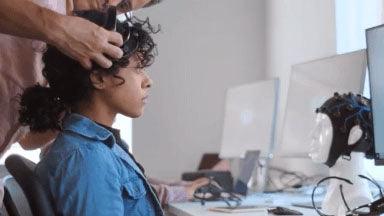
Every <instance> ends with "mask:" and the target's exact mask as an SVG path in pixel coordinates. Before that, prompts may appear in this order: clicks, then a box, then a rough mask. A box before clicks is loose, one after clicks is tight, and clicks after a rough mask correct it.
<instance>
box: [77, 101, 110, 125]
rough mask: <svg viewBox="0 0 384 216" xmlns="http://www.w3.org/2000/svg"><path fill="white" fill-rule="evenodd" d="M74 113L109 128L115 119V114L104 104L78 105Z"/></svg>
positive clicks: (91, 102) (92, 102)
mask: <svg viewBox="0 0 384 216" xmlns="http://www.w3.org/2000/svg"><path fill="white" fill-rule="evenodd" d="M74 112H76V113H78V114H80V115H83V116H85V117H87V118H89V119H91V120H93V121H95V122H97V123H99V124H102V125H105V126H109V127H112V124H113V122H114V120H115V117H116V112H113V111H111V110H110V109H109V108H108V107H107V106H106V105H105V104H104V103H98V102H97V101H89V102H87V103H84V104H80V105H78V106H77V108H76V109H75V110H74Z"/></svg>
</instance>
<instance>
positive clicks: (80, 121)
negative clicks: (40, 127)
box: [63, 113, 116, 147]
mask: <svg viewBox="0 0 384 216" xmlns="http://www.w3.org/2000/svg"><path fill="white" fill-rule="evenodd" d="M63 131H71V132H73V133H76V134H80V135H82V136H84V137H87V138H89V139H94V140H98V141H103V142H105V143H106V144H107V145H108V146H109V147H112V146H113V144H114V143H116V140H115V137H114V136H113V134H112V133H111V132H110V131H109V130H107V129H106V128H104V127H102V126H100V125H98V124H97V123H96V122H94V121H93V120H91V119H89V118H87V117H85V116H83V115H80V114H77V113H71V114H69V115H68V116H66V117H65V119H64V122H63Z"/></svg>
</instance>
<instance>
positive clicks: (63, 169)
mask: <svg viewBox="0 0 384 216" xmlns="http://www.w3.org/2000/svg"><path fill="white" fill-rule="evenodd" d="M63 126H64V127H63V132H62V133H60V134H59V136H58V138H57V139H56V140H55V142H54V143H53V144H52V147H51V149H50V150H49V152H48V153H47V154H46V155H45V156H44V158H43V159H42V160H41V162H40V163H39V164H38V165H37V167H36V170H35V173H36V175H37V176H38V178H39V179H40V180H41V182H42V183H43V185H44V186H45V187H46V190H47V191H49V193H50V194H51V195H52V197H53V200H54V203H55V208H56V210H57V213H58V214H61V215H64V216H66V215H76V216H77V215H79V216H80V215H92V216H98V215H105V216H111V215H116V216H119V215H145V216H151V215H164V213H163V211H162V209H161V206H160V204H159V201H158V199H157V197H156V196H155V194H154V192H153V190H152V189H151V187H150V185H149V183H148V182H147V180H146V178H145V176H144V175H143V173H142V172H141V170H140V169H139V168H138V167H137V165H136V164H135V162H134V161H133V160H132V159H131V157H130V156H129V155H128V154H127V153H126V152H125V151H124V150H123V149H122V148H121V147H120V146H119V145H117V144H116V143H115V138H114V137H113V135H112V133H111V132H109V131H108V130H107V129H105V128H103V127H101V126H99V125H97V124H96V123H95V122H93V121H92V120H90V119H88V118H86V117H84V116H81V115H78V114H71V115H69V116H68V117H66V119H65V122H64V125H63Z"/></svg>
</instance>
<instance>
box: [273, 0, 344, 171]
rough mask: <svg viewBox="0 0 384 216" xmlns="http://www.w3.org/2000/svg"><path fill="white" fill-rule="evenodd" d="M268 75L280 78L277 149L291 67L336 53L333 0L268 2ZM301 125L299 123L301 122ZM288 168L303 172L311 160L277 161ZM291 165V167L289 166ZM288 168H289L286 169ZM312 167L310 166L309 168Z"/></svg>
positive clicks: (282, 0) (277, 0)
mask: <svg viewBox="0 0 384 216" xmlns="http://www.w3.org/2000/svg"><path fill="white" fill-rule="evenodd" d="M266 8H267V10H266V14H267V19H266V23H267V24H266V27H267V28H266V32H267V33H266V35H267V36H266V38H267V45H266V50H267V53H266V59H267V63H266V72H267V76H268V77H279V78H280V80H281V88H280V93H281V96H280V108H279V115H278V122H277V148H278V146H279V144H280V143H281V138H282V127H283V115H284V112H285V105H286V97H287V93H288V87H289V78H290V73H291V66H292V65H294V64H298V63H302V62H306V61H309V60H314V59H318V58H322V57H326V56H331V55H334V54H336V28H335V2H334V1H333V0H268V1H267V4H266ZM298 123H299V121H298ZM276 160H277V161H276V164H277V165H281V164H284V165H285V168H289V169H292V170H294V169H303V168H304V170H305V167H304V166H305V165H303V164H310V163H311V162H310V160H309V159H306V160H305V159H304V161H305V162H304V163H303V161H302V160H287V161H284V162H283V159H281V158H280V159H276ZM290 162H292V164H290ZM287 165H288V166H287ZM312 168H313V164H311V165H310V169H312Z"/></svg>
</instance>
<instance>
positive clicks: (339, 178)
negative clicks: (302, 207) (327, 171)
mask: <svg viewBox="0 0 384 216" xmlns="http://www.w3.org/2000/svg"><path fill="white" fill-rule="evenodd" d="M329 179H337V180H340V181H344V182H346V183H348V184H351V185H353V183H352V182H351V181H350V180H348V179H345V178H341V177H337V176H328V177H325V178H322V179H321V180H320V181H319V182H318V183H317V184H316V186H315V187H314V188H313V191H312V196H311V200H312V207H313V208H314V209H315V211H316V212H317V214H319V215H320V216H333V215H327V214H324V213H323V212H322V211H321V210H320V209H319V208H318V207H317V206H316V205H315V192H316V189H317V188H318V187H319V186H320V184H321V183H323V182H324V181H327V180H329Z"/></svg>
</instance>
